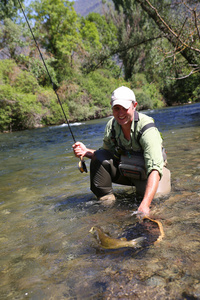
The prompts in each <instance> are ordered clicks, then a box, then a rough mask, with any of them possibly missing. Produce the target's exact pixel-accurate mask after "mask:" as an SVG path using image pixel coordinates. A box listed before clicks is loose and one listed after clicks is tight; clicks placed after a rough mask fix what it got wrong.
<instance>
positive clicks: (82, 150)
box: [72, 142, 87, 157]
mask: <svg viewBox="0 0 200 300" xmlns="http://www.w3.org/2000/svg"><path fill="white" fill-rule="evenodd" d="M72 148H73V150H74V154H75V156H77V157H84V156H85V154H86V153H87V148H86V146H85V145H84V144H83V143H81V142H76V143H75V144H74V145H73V146H72Z"/></svg>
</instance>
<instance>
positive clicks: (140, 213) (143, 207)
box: [137, 203, 150, 218]
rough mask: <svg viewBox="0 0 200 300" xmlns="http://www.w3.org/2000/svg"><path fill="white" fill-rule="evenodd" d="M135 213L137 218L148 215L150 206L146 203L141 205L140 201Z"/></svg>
mask: <svg viewBox="0 0 200 300" xmlns="http://www.w3.org/2000/svg"><path fill="white" fill-rule="evenodd" d="M137 214H138V217H139V218H144V217H146V216H147V217H148V216H149V214H150V208H149V207H148V206H146V205H143V204H142V203H141V204H140V206H139V207H138V210H137Z"/></svg>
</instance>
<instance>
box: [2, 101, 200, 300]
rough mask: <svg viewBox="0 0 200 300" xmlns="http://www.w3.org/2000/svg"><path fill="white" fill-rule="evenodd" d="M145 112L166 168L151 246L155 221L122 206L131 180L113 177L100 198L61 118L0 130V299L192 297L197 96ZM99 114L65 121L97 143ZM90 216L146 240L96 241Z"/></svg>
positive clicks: (130, 194) (198, 289) (197, 266)
mask: <svg viewBox="0 0 200 300" xmlns="http://www.w3.org/2000/svg"><path fill="white" fill-rule="evenodd" d="M146 113H147V114H149V115H151V116H152V117H153V118H154V119H155V122H156V125H157V126H158V128H159V129H160V130H161V131H162V133H163V137H164V145H165V147H166V148H167V152H168V162H169V164H168V167H169V168H170V170H171V172H172V192H171V194H170V195H169V197H167V198H164V199H158V200H155V201H153V204H152V214H153V216H154V217H155V218H157V219H159V220H160V221H161V222H162V224H163V227H164V231H165V238H164V240H163V241H162V242H161V243H160V244H159V246H154V245H153V241H154V240H155V239H156V238H157V236H158V234H159V232H158V230H157V227H156V226H155V225H154V224H151V222H148V221H145V222H143V223H141V224H140V223H139V222H138V220H137V219H136V217H135V216H134V215H133V216H131V214H132V212H133V211H135V210H136V209H137V206H138V203H139V202H138V199H135V194H134V189H132V188H129V187H120V186H115V192H116V194H117V202H116V204H115V206H114V207H113V208H111V209H105V208H103V207H101V206H100V205H99V203H98V202H97V201H96V199H95V197H94V196H93V195H92V193H91V192H90V190H89V173H87V174H85V173H84V174H81V173H80V172H79V171H78V168H77V165H78V161H77V159H76V158H75V157H74V156H73V153H72V149H71V145H72V143H73V140H72V138H71V136H70V133H69V130H68V128H67V127H65V126H55V127H49V128H42V129H37V130H31V131H23V132H15V133H10V134H1V135H0V146H1V148H0V149H1V151H0V162H1V167H0V228H1V235H0V276H1V281H0V295H1V296H0V299H152V298H153V299H199V298H200V282H199V279H200V275H199V274H200V255H199V250H200V249H199V248H200V247H199V245H200V244H199V232H200V226H199V210H200V201H199V200H200V147H199V138H200V126H199V125H200V104H195V105H189V106H188V105H187V106H181V107H173V108H166V109H162V110H158V111H148V112H146ZM106 122H107V119H104V120H98V121H91V122H86V123H85V124H82V125H78V124H74V125H73V127H72V130H73V133H74V135H75V137H76V139H77V140H81V141H83V142H84V143H86V144H87V145H88V146H89V147H91V148H98V147H100V146H101V140H102V136H103V132H104V127H105V124H106ZM86 164H87V166H88V170H89V160H87V161H86ZM94 225H100V226H101V227H102V228H103V229H104V230H105V231H108V232H109V233H110V234H111V236H114V237H121V236H126V237H127V238H128V239H129V238H130V239H131V238H135V237H137V236H141V235H143V236H145V237H146V243H145V244H144V246H143V247H142V248H141V249H132V250H127V249H126V250H124V249H123V250H116V251H104V250H100V249H99V248H98V246H97V244H96V242H95V240H94V238H93V237H92V236H91V235H90V234H89V229H90V228H91V227H92V226H94Z"/></svg>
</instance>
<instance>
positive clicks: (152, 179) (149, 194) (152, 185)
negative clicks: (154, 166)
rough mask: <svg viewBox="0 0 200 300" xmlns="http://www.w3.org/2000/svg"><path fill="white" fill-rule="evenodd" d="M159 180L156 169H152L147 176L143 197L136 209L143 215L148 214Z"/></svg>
mask: <svg viewBox="0 0 200 300" xmlns="http://www.w3.org/2000/svg"><path fill="white" fill-rule="evenodd" d="M159 180H160V174H159V172H158V171H157V170H153V171H152V172H151V173H150V175H149V177H148V180H147V186H146V190H145V193H144V197H143V200H142V202H141V204H140V206H139V208H138V211H139V212H142V213H143V214H144V215H145V214H146V215H148V214H149V212H150V205H151V202H152V200H153V198H154V196H155V193H156V191H157V188H158V184H159Z"/></svg>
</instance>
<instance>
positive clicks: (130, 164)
mask: <svg viewBox="0 0 200 300" xmlns="http://www.w3.org/2000/svg"><path fill="white" fill-rule="evenodd" d="M138 121H139V114H138V112H137V111H135V112H134V138H135V140H136V141H137V143H138V144H139V145H140V138H141V136H142V135H143V133H144V132H145V131H146V130H147V129H149V128H151V127H155V124H154V122H151V123H148V124H146V125H145V126H144V127H142V128H141V130H140V131H139V133H138V134H137V136H136V128H137V124H138ZM114 123H115V119H114V118H113V121H112V129H111V139H112V141H113V142H114V144H115V153H114V164H115V166H117V167H118V168H119V171H120V173H121V174H122V175H123V176H126V177H130V178H133V179H138V180H146V179H147V173H146V168H145V162H144V155H143V150H142V147H141V145H140V148H141V150H140V151H133V150H131V151H127V150H126V149H125V148H124V146H122V145H121V144H120V141H119V144H118V142H117V139H116V134H115V128H114Z"/></svg>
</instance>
